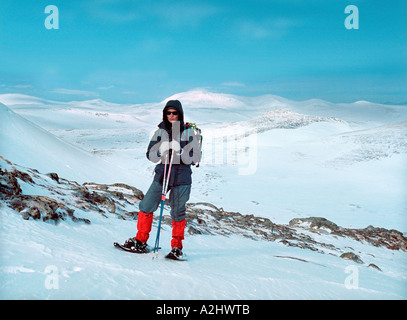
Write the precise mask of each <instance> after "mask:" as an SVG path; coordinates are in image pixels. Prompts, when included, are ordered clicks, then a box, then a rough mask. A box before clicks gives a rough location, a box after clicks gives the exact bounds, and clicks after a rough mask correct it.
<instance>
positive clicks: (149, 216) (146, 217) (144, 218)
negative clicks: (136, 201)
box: [135, 211, 153, 243]
mask: <svg viewBox="0 0 407 320" xmlns="http://www.w3.org/2000/svg"><path fill="white" fill-rule="evenodd" d="M152 224H153V213H152V212H151V213H145V212H142V211H140V212H139V213H138V218H137V235H136V237H135V238H136V240H139V241H141V242H143V243H145V242H147V240H148V238H149V236H150V231H151V226H152Z"/></svg>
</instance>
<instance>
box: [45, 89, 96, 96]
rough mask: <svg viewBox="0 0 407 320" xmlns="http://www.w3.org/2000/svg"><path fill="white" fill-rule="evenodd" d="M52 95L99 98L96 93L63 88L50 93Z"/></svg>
mask: <svg viewBox="0 0 407 320" xmlns="http://www.w3.org/2000/svg"><path fill="white" fill-rule="evenodd" d="M50 92H52V93H58V94H67V95H81V96H87V97H89V96H99V94H98V93H97V92H93V91H85V90H73V89H64V88H58V89H55V90H52V91H50Z"/></svg>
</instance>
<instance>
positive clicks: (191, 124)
mask: <svg viewBox="0 0 407 320" xmlns="http://www.w3.org/2000/svg"><path fill="white" fill-rule="evenodd" d="M185 126H186V127H187V130H190V129H192V130H194V133H195V135H196V136H197V138H198V141H199V149H201V155H202V140H203V137H202V130H201V129H199V128H198V127H197V126H196V123H194V122H186V123H185ZM195 167H197V168H199V163H197V164H196V165H195Z"/></svg>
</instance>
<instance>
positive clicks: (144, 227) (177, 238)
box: [135, 211, 186, 249]
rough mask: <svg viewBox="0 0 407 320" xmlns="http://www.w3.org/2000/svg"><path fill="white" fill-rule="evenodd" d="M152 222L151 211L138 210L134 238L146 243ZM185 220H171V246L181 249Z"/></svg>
mask: <svg viewBox="0 0 407 320" xmlns="http://www.w3.org/2000/svg"><path fill="white" fill-rule="evenodd" d="M152 224H153V213H145V212H142V211H140V212H139V214H138V219H137V235H136V236H135V238H136V240H139V241H141V242H143V243H146V242H147V240H148V238H149V236H150V231H151V226H152ZM185 225H186V220H185V219H184V220H181V221H174V220H172V240H171V248H174V247H177V248H179V249H182V240H184V231H185Z"/></svg>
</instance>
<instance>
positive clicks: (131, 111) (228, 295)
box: [0, 89, 407, 299]
mask: <svg viewBox="0 0 407 320" xmlns="http://www.w3.org/2000/svg"><path fill="white" fill-rule="evenodd" d="M177 98H178V99H180V100H181V102H182V103H183V107H184V111H185V115H186V120H187V121H192V122H196V123H197V124H198V126H199V127H200V128H201V129H202V131H203V135H204V145H203V151H204V153H203V156H204V159H203V161H202V163H201V166H200V168H193V188H192V194H191V198H190V203H189V204H188V209H187V210H188V211H187V213H188V216H189V227H190V228H188V233H187V239H186V241H185V252H186V254H187V255H188V257H189V261H188V262H186V263H185V264H183V265H177V266H176V267H175V266H173V265H169V264H168V262H167V261H165V260H164V259H160V258H158V259H155V260H152V259H151V258H152V257H151V256H142V257H134V256H131V255H128V254H127V255H126V254H123V253H122V252H120V251H118V250H117V249H115V248H113V246H112V245H111V244H112V242H113V241H119V242H120V241H123V240H125V239H127V238H128V237H130V236H133V235H134V233H135V230H136V223H137V222H136V221H137V220H134V218H135V216H136V214H137V211H138V200H137V199H138V198H137V197H136V194H139V193H138V192H137V191H136V190H139V191H140V192H141V193H142V192H145V191H146V190H147V188H148V186H149V184H150V183H151V179H152V172H153V168H154V164H152V163H150V162H149V161H148V160H147V159H146V158H145V151H146V146H147V144H148V141H149V139H150V137H151V135H152V132H153V131H154V130H155V128H156V125H157V124H158V123H159V121H160V120H161V117H162V108H163V106H164V104H165V102H166V101H167V100H168V99H177ZM168 99H165V100H164V101H162V102H158V103H146V104H134V105H129V104H126V105H119V104H114V103H109V102H105V101H102V100H98V99H97V100H89V101H72V102H58V101H48V100H45V99H38V98H35V97H29V96H21V95H15V94H8V95H0V103H3V104H4V105H1V104H0V155H1V156H2V157H3V158H2V160H0V162H1V165H0V169H1V172H2V178H1V179H2V180H1V186H2V192H1V194H2V196H3V198H4V197H5V198H4V199H3V200H2V201H1V204H0V212H1V215H0V219H1V230H0V237H1V238H0V241H1V243H2V244H3V243H4V244H5V248H6V249H5V250H2V252H1V256H0V262H1V264H0V280H1V284H2V287H1V290H0V296H1V297H2V298H37V299H38V298H64V299H66V298H91V299H96V298H110V299H121V298H136V299H168V298H171V299H173V298H174V299H177V298H181V299H208V298H209V299H219V298H223V299H271V298H275V299H285V298H289V299H293V298H303V299H304V298H309V299H315V298H317V299H318V298H320V299H321V298H322V299H329V298H346V299H352V298H358V299H364V298H366V299H368V298H369V299H372V298H373V299H379V298H380V299H381V298H386V299H405V298H406V297H407V291H406V285H405V284H406V281H407V269H406V266H407V263H406V261H407V260H406V259H407V258H406V253H405V251H403V250H405V249H404V247H403V243H404V242H403V241H404V240H403V239H405V238H403V237H405V233H406V231H407V220H406V216H405V212H406V209H407V207H406V202H405V194H406V186H407V180H406V177H407V174H406V173H407V171H406V163H407V150H406V141H407V139H406V137H407V127H406V121H407V108H406V107H405V106H391V105H380V104H375V103H370V102H355V103H350V104H341V103H330V102H327V101H322V100H319V99H312V100H307V101H292V100H287V99H284V98H281V97H277V96H273V95H265V96H260V97H241V96H236V95H225V94H220V93H211V92H209V91H207V90H202V89H199V90H192V91H189V92H184V93H179V94H176V95H173V96H171V97H169V98H168ZM219 155H220V157H218V156H219ZM5 159H7V161H6V160H5ZM218 160H220V161H218ZM230 160H231V161H230ZM244 166H249V167H250V166H252V168H253V170H251V171H250V174H249V175H241V174H240V169H242V167H243V168H244ZM30 168H32V169H30ZM37 170H38V171H37ZM6 171H7V173H6ZM13 172H14V173H13ZM44 173H49V174H44ZM58 181H59V182H58ZM18 186H19V187H18ZM14 187H15V188H16V189H15V190H17V194H14V195H13V194H12V193H11V194H9V195H7V192H9V191H7V190H8V189H10V190H13V188H14ZM136 188H137V189H136ZM18 190H21V191H18ZM139 195H140V194H139ZM11 197H14V202H13V201H12V200H11ZM12 203H14V204H12ZM10 205H11V207H10ZM223 208H224V209H223ZM47 217H49V218H47ZM37 218H41V220H42V219H43V218H46V219H45V220H47V221H46V222H47V223H43V222H40V221H38V220H40V219H37ZM25 219H28V220H25ZM54 220H56V221H61V222H60V223H57V224H55V223H53V221H54ZM88 220H89V221H88ZM77 222H82V223H77ZM87 222H90V224H89V223H87ZM167 223H169V216H168V208H166V209H165V216H164V226H163V232H162V237H163V238H162V246H163V252H165V251H167V250H169V240H170V237H171V228H170V227H169V226H168V225H167ZM372 226H375V227H372ZM155 228H156V225H155V224H154V228H153V231H152V233H151V239H152V238H154V235H155V231H156V229H155ZM396 230H399V231H396ZM151 239H150V240H149V241H150V242H151V241H153V240H154V239H152V240H151ZM397 241H399V242H397ZM396 243H399V244H397V245H396ZM396 248H398V249H396ZM323 253H325V254H323ZM342 255H344V256H343V257H342V259H341V256H342ZM346 259H352V260H346ZM361 262H363V263H361ZM370 264H372V265H374V266H376V267H377V268H375V267H374V266H371V267H369V265H370ZM49 267H55V268H56V270H57V271H58V275H59V288H58V290H49V289H47V288H46V287H45V286H44V279H46V277H47V272H46V270H48V269H47V268H49ZM174 267H175V268H174ZM55 268H54V269H55ZM379 269H380V270H381V271H380V270H379ZM349 271H352V272H351V275H353V276H355V277H356V276H357V277H356V278H352V277H351V278H349V276H350V275H349ZM180 279H182V280H183V281H180ZM349 279H352V280H354V282H351V283H350V282H349ZM356 280H360V281H356ZM174 287H176V288H178V290H177V291H176V292H174V290H173V288H174Z"/></svg>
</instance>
